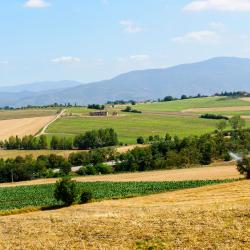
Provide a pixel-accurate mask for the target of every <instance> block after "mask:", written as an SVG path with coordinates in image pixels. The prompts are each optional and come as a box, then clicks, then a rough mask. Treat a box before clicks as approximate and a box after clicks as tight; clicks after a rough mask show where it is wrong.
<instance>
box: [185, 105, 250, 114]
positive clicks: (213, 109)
mask: <svg viewBox="0 0 250 250" xmlns="http://www.w3.org/2000/svg"><path fill="white" fill-rule="evenodd" d="M249 110H250V106H236V107H218V108H192V109H185V110H183V111H182V112H194V113H199V112H201V113H204V112H223V111H249Z"/></svg>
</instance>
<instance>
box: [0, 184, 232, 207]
mask: <svg viewBox="0 0 250 250" xmlns="http://www.w3.org/2000/svg"><path fill="white" fill-rule="evenodd" d="M232 181H234V180H212V181H209V180H205V181H176V182H174V181H170V182H93V183H90V182H89V183H75V184H76V186H77V187H78V190H90V191H91V192H92V194H93V196H92V199H95V200H104V199H113V198H123V197H131V196H139V195H148V194H155V193H161V192H169V191H173V190H180V189H185V188H195V187H201V186H206V185H212V184H219V183H227V182H232ZM55 187H56V185H55V184H49V185H35V186H17V187H9V188H1V189H0V210H11V209H19V208H24V207H28V206H42V207H48V206H56V205H61V204H62V201H61V200H59V201H57V200H56V199H55V198H54V190H55ZM79 193H81V192H79ZM76 196H78V195H76ZM76 196H74V197H76ZM75 201H78V199H77V198H76V200H75Z"/></svg>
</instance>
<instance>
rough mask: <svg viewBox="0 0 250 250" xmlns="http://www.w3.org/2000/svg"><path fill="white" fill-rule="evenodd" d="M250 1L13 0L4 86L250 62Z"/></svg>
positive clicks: (6, 18) (1, 75) (3, 40)
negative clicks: (223, 60) (214, 61)
mask: <svg viewBox="0 0 250 250" xmlns="http://www.w3.org/2000/svg"><path fill="white" fill-rule="evenodd" d="M249 23H250V0H195V1H192V0H8V1H2V2H1V8H0V48H1V51H0V85H1V86H4V85H13V84H23V83H30V82H34V81H44V80H66V79H67V80H77V81H81V82H90V81H95V80H102V79H106V78H111V77H113V76H116V75H118V74H120V73H123V72H127V71H130V70H136V69H146V68H158V67H168V66H172V65H175V64H179V63H189V62H195V61H199V60H203V59H207V58H210V57H216V56H238V57H250V25H249Z"/></svg>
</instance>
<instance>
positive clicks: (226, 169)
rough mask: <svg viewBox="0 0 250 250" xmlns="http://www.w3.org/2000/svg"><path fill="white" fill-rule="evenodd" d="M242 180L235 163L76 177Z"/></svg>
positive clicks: (96, 179) (101, 179) (43, 181)
mask: <svg viewBox="0 0 250 250" xmlns="http://www.w3.org/2000/svg"><path fill="white" fill-rule="evenodd" d="M239 178H243V176H242V175H240V174H239V172H238V171H237V169H236V166H235V162H229V163H228V162H216V163H213V164H211V165H210V166H206V167H204V166H199V167H197V166H196V167H193V168H186V169H172V170H155V171H146V172H134V173H120V174H108V175H93V176H78V177H75V178H74V180H76V181H78V182H163V181H186V180H189V181H192V180H224V179H239ZM57 180H58V179H57V178H50V179H37V180H32V181H22V182H15V183H1V184H0V187H13V186H14V187H15V186H28V185H43V184H53V183H55V182H56V181H57Z"/></svg>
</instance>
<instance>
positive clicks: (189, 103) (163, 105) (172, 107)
mask: <svg viewBox="0 0 250 250" xmlns="http://www.w3.org/2000/svg"><path fill="white" fill-rule="evenodd" d="M237 106H250V102H248V101H243V100H240V99H237V98H227V97H206V98H193V99H185V100H177V101H171V102H155V103H146V104H136V105H135V106H134V107H135V108H136V109H138V110H141V111H168V112H176V111H182V110H185V109H191V108H217V107H237Z"/></svg>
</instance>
